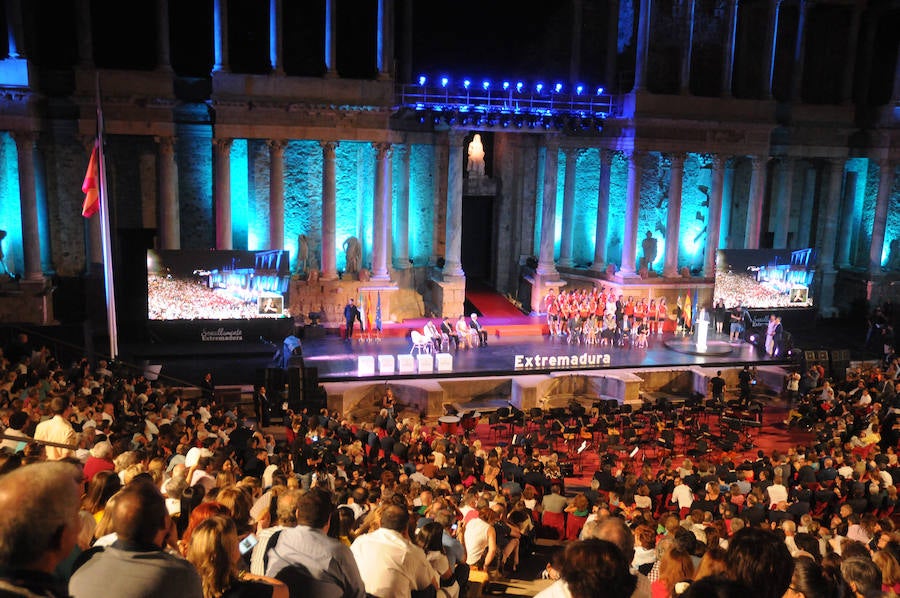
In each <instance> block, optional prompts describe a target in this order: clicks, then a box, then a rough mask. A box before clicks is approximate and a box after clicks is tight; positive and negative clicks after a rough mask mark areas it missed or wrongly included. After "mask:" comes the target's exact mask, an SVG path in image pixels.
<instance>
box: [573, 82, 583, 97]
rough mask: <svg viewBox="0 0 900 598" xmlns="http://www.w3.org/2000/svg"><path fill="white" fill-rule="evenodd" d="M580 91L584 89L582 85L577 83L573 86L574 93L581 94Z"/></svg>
mask: <svg viewBox="0 0 900 598" xmlns="http://www.w3.org/2000/svg"><path fill="white" fill-rule="evenodd" d="M582 91H584V85H581V84H579V85H578V87H576V88H575V93H577V94H578V95H581V92H582Z"/></svg>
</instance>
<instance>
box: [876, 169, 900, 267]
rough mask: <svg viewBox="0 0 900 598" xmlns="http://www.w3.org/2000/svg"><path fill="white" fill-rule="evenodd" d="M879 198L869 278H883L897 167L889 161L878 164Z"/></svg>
mask: <svg viewBox="0 0 900 598" xmlns="http://www.w3.org/2000/svg"><path fill="white" fill-rule="evenodd" d="M878 169H879V173H880V176H879V178H878V197H877V199H876V200H875V221H874V222H873V223H872V244H871V245H870V246H869V276H871V277H876V276H881V265H882V261H881V256H882V255H883V254H884V236H885V229H886V227H887V213H888V207H889V204H890V202H891V190H892V188H893V186H894V170H895V169H896V166H895V165H894V164H892V163H891V162H890V161H888V160H885V159H883V160H880V161H879V162H878Z"/></svg>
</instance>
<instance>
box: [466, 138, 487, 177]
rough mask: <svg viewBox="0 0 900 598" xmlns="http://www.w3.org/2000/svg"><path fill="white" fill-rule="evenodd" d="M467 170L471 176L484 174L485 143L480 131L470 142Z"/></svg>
mask: <svg viewBox="0 0 900 598" xmlns="http://www.w3.org/2000/svg"><path fill="white" fill-rule="evenodd" d="M466 170H468V172H469V176H470V177H482V176H484V145H482V143H481V134H480V133H475V137H474V138H473V139H472V141H470V142H469V162H468V164H467V165H466Z"/></svg>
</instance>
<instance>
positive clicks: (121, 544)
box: [69, 479, 203, 598]
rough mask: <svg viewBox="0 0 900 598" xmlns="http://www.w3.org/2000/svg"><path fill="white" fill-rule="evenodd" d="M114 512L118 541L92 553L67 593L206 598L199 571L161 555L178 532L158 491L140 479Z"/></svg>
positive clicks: (76, 597) (119, 498)
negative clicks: (175, 532) (169, 538)
mask: <svg viewBox="0 0 900 598" xmlns="http://www.w3.org/2000/svg"><path fill="white" fill-rule="evenodd" d="M112 508H113V512H112V524H113V528H114V530H115V532H116V534H117V540H116V541H115V542H114V543H113V544H112V545H111V546H108V547H106V548H103V549H101V550H98V551H96V552H93V553H88V557H87V559H86V561H85V562H84V563H83V564H81V566H80V567H78V568H77V569H76V571H75V572H74V573H73V574H72V579H71V580H70V581H69V593H70V594H72V596H73V598H82V597H84V598H93V597H95V596H116V597H117V598H132V597H135V598H137V597H143V596H179V597H184V598H201V597H202V596H203V584H202V582H201V580H200V575H199V574H198V573H197V570H196V569H195V568H194V567H193V566H192V565H191V564H190V563H189V562H187V561H186V560H184V559H182V558H180V557H176V556H173V555H171V554H170V553H168V552H167V551H165V550H163V546H165V544H166V543H167V536H170V535H174V528H175V526H174V525H173V524H172V521H171V519H169V514H168V512H167V510H166V503H165V500H164V499H163V497H162V495H161V494H160V493H159V490H157V489H156V488H155V487H154V486H153V485H152V484H151V483H149V482H146V481H144V480H142V479H138V480H135V481H133V482H131V483H130V484H128V485H127V486H125V487H124V488H123V489H122V490H121V491H119V493H118V494H117V495H116V501H115V504H114V505H113V507H112Z"/></svg>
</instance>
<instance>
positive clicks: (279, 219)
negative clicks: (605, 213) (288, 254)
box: [266, 139, 287, 249]
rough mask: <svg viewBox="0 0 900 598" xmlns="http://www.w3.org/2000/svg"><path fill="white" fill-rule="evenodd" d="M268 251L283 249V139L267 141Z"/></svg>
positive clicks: (285, 144) (284, 145) (285, 143)
mask: <svg viewBox="0 0 900 598" xmlns="http://www.w3.org/2000/svg"><path fill="white" fill-rule="evenodd" d="M266 145H267V146H268V147H269V249H284V149H285V148H286V147H287V141H285V140H284V139H269V140H268V141H266Z"/></svg>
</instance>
